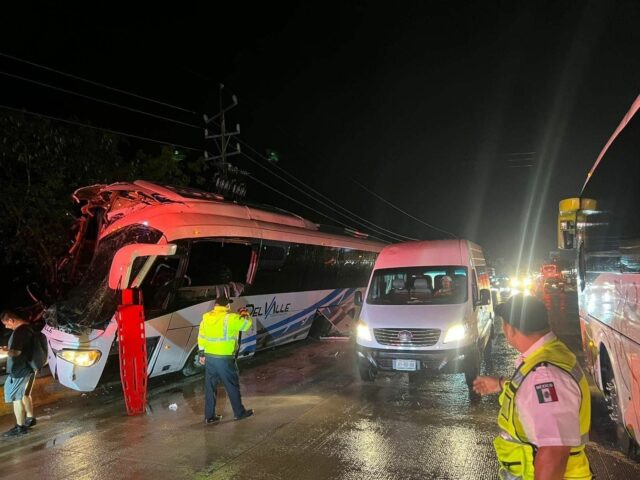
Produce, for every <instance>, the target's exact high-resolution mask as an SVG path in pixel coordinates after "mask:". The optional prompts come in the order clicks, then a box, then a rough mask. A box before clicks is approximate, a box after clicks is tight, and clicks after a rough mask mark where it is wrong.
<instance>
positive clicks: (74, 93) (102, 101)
mask: <svg viewBox="0 0 640 480" xmlns="http://www.w3.org/2000/svg"><path fill="white" fill-rule="evenodd" d="M0 75H5V76H7V77H10V78H14V79H16V80H22V81H24V82H28V83H33V84H35V85H39V86H41V87H46V88H50V89H52V90H57V91H59V92H63V93H66V94H68V95H75V96H77V97H81V98H85V99H87V100H93V101H94V102H99V103H104V104H106V105H111V106H113V107H117V108H122V109H124V110H128V111H130V112H134V113H139V114H141V115H146V116H148V117H153V118H156V119H159V120H165V121H167V122H172V123H175V124H178V125H182V126H185V127H190V128H196V129H198V130H202V128H203V127H202V126H201V125H194V124H193V123H187V122H182V121H180V120H175V119H173V118H169V117H164V116H162V115H156V114H155V113H151V112H147V111H144V110H140V109H137V108H133V107H127V106H126V105H121V104H119V103H114V102H109V101H108V100H102V99H100V98H96V97H92V96H90V95H85V94H83V93H79V92H74V91H73V90H67V89H66V88H61V87H56V86H55V85H51V84H48V83H44V82H40V81H38V80H33V79H30V78H27V77H22V76H20V75H15V74H13V73H9V72H5V71H2V70H0Z"/></svg>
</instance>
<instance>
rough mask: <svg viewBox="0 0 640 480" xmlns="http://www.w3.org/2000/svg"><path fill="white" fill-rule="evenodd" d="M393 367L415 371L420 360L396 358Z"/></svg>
mask: <svg viewBox="0 0 640 480" xmlns="http://www.w3.org/2000/svg"><path fill="white" fill-rule="evenodd" d="M393 369H394V370H407V371H409V372H415V371H416V370H417V369H418V362H417V361H416V360H394V361H393Z"/></svg>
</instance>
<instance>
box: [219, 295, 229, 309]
mask: <svg viewBox="0 0 640 480" xmlns="http://www.w3.org/2000/svg"><path fill="white" fill-rule="evenodd" d="M230 303H233V300H231V299H229V298H227V297H225V296H224V295H223V296H221V297H218V298H216V305H218V306H220V307H226V306H227V305H229V304H230Z"/></svg>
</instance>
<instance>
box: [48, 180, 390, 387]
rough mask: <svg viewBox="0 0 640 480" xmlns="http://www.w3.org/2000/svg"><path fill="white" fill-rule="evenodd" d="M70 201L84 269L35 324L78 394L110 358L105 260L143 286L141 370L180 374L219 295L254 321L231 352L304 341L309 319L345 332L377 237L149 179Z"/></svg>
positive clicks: (113, 347)
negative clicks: (77, 215)
mask: <svg viewBox="0 0 640 480" xmlns="http://www.w3.org/2000/svg"><path fill="white" fill-rule="evenodd" d="M74 198H75V199H76V201H78V202H79V203H82V204H83V207H82V213H83V215H82V217H81V219H80V222H79V223H78V224H77V237H76V242H75V244H74V247H73V248H72V252H71V253H72V254H71V255H70V257H69V259H68V263H69V264H71V263H74V264H75V265H74V267H76V269H79V270H80V271H82V272H83V273H82V275H81V276H80V280H79V282H77V285H76V286H75V287H74V288H72V289H71V290H70V291H69V294H68V295H66V296H65V299H64V300H63V301H60V302H58V303H57V304H55V305H54V306H53V307H51V308H50V309H49V310H48V312H47V326H46V327H45V329H44V332H45V334H46V336H47V338H48V340H49V346H50V348H49V367H50V369H51V372H52V374H53V375H54V376H55V377H56V378H57V379H58V380H59V381H60V383H62V384H63V385H65V386H67V387H70V388H73V389H76V390H81V391H90V390H93V389H94V388H95V387H96V385H97V384H98V382H99V381H100V379H101V377H102V375H103V372H104V371H105V368H106V367H107V365H108V364H110V363H113V364H116V365H117V353H118V345H117V335H116V332H117V324H116V321H115V317H114V314H115V311H116V308H117V306H118V304H119V299H120V297H119V294H118V292H117V291H115V290H113V289H112V288H109V273H110V271H111V270H112V264H114V262H123V265H122V266H121V268H129V269H130V275H128V276H127V278H129V279H130V282H129V283H128V286H130V287H132V288H139V289H140V290H141V291H142V294H143V304H144V310H145V318H146V338H147V359H148V370H147V373H148V375H149V376H150V377H154V376H158V375H163V374H166V373H170V372H176V371H180V370H182V371H183V373H185V374H187V375H189V374H193V373H195V371H196V370H197V368H198V365H197V362H196V361H195V360H196V353H197V348H196V347H197V341H196V340H197V335H198V325H199V323H200V320H201V318H202V314H203V313H204V312H205V311H207V310H210V309H211V308H212V305H213V301H214V299H215V298H216V297H217V296H219V295H221V294H223V293H224V294H226V295H227V296H229V297H231V298H233V299H234V307H236V308H239V307H242V306H246V307H247V308H248V309H249V311H250V312H251V315H252V316H253V318H254V320H255V321H254V324H253V326H252V330H251V331H249V332H247V333H246V334H245V335H244V337H243V338H242V340H241V346H240V352H239V355H240V356H249V355H252V354H253V353H254V352H256V351H259V350H261V349H265V348H268V347H272V346H276V345H281V344H284V343H288V342H292V341H296V340H301V339H304V338H306V337H307V336H308V334H309V331H310V329H311V328H312V326H314V328H316V326H320V328H325V327H326V326H327V325H329V326H331V327H332V328H333V327H335V328H337V329H338V330H340V331H342V332H345V331H347V330H350V329H351V327H352V321H353V316H354V313H355V305H354V303H353V298H354V293H355V291H356V290H358V289H362V290H363V289H364V287H365V285H366V283H367V280H368V278H369V275H370V273H371V269H372V267H373V264H374V262H375V259H376V256H377V254H378V252H379V251H380V250H381V249H382V248H383V246H384V245H383V244H382V243H379V242H374V241H371V240H368V239H367V238H366V236H363V235H361V234H358V233H357V232H351V231H346V230H344V231H342V230H341V231H340V232H338V231H337V229H332V230H330V229H325V228H323V227H321V226H319V225H317V224H315V223H312V222H310V221H308V220H305V219H303V218H301V217H299V216H296V215H294V214H291V213H289V212H286V211H283V210H279V209H275V208H271V207H265V206H252V205H244V204H238V203H234V202H229V201H224V199H222V197H220V196H218V195H215V194H212V193H207V192H202V191H198V190H194V189H189V188H182V187H172V186H161V185H157V184H153V183H151V182H146V181H136V182H133V183H116V184H112V185H107V186H105V185H95V186H91V187H86V188H81V189H79V190H78V191H76V192H75V195H74ZM132 245H139V246H140V248H139V249H138V250H139V252H144V251H145V250H146V252H145V253H144V254H143V256H140V257H138V258H135V260H132V261H131V263H130V265H126V261H127V259H129V260H131V257H130V256H127V255H122V253H123V252H127V251H130V250H131V246H132ZM152 245H153V247H152ZM123 247H127V248H128V249H129V250H127V248H125V249H124V250H123ZM118 252H121V254H120V255H116V254H117V253H118ZM83 262H84V263H86V266H85V267H84V268H80V267H81V266H82V264H83ZM119 268H120V267H119ZM113 360H115V362H113Z"/></svg>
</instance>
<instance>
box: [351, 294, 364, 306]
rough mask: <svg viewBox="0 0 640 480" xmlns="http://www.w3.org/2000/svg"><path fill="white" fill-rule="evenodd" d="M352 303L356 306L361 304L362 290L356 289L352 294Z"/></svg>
mask: <svg viewBox="0 0 640 480" xmlns="http://www.w3.org/2000/svg"><path fill="white" fill-rule="evenodd" d="M353 303H355V304H356V305H357V306H358V307H360V306H362V292H361V291H360V290H356V293H354V294H353Z"/></svg>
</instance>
